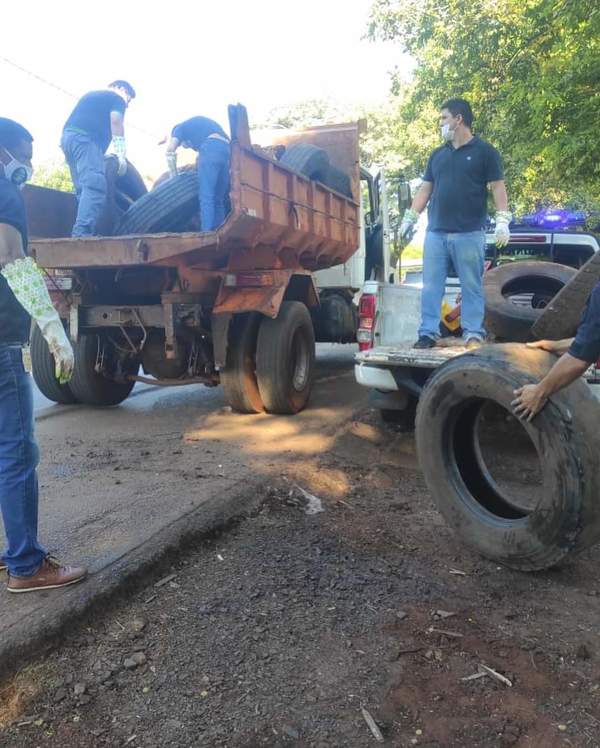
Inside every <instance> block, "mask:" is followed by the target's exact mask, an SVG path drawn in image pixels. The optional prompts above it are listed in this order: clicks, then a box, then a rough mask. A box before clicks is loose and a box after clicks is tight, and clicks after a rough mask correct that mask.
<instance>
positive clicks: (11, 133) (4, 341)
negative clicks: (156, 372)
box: [0, 117, 86, 592]
mask: <svg viewBox="0 0 600 748" xmlns="http://www.w3.org/2000/svg"><path fill="white" fill-rule="evenodd" d="M32 142H33V138H32V137H31V135H30V134H29V132H28V131H27V130H26V129H25V128H24V127H22V125H19V124H18V123H17V122H14V121H13V120H10V119H5V118H3V117H0V510H1V511H2V519H3V521H4V530H5V533H6V539H7V541H8V547H7V549H6V552H5V553H4V555H3V556H0V568H2V569H6V568H7V569H8V575H9V576H8V591H9V592H32V591H34V590H44V589H54V588H57V587H64V586H65V585H68V584H74V583H75V582H78V581H80V580H81V579H83V578H84V577H85V574H86V572H85V569H81V568H76V567H71V566H61V565H60V564H59V563H57V562H56V561H55V560H54V559H52V558H50V557H49V556H48V554H47V552H46V551H45V550H44V548H42V546H41V545H40V544H39V543H38V539H37V525H38V483H37V474H36V466H37V463H38V448H37V444H36V442H35V437H34V433H33V397H32V391H31V381H30V376H29V374H27V373H26V372H25V370H24V368H23V353H22V348H23V346H24V345H25V344H26V343H27V341H28V340H29V327H30V324H31V318H33V319H34V321H35V323H36V324H37V325H38V327H39V328H40V331H41V333H42V335H43V336H44V338H45V340H46V342H47V343H48V348H49V349H50V352H51V353H52V355H53V356H54V361H55V364H56V376H57V378H58V380H59V381H60V382H63V383H64V382H67V381H68V380H69V379H70V377H71V373H72V371H73V349H72V348H71V344H70V343H69V340H68V338H67V336H66V335H65V331H64V328H63V326H62V322H61V320H60V317H59V316H58V314H57V312H56V310H55V309H54V307H53V306H52V302H51V300H50V296H49V294H48V291H47V289H46V284H45V282H44V277H43V275H42V272H41V270H40V269H39V267H38V266H37V265H36V264H35V262H34V261H33V260H32V259H31V258H30V257H27V226H26V219H25V205H24V203H23V198H22V197H21V192H20V188H21V187H22V186H23V185H24V184H25V182H26V181H27V179H29V178H30V177H31V173H32V169H31V158H32Z"/></svg>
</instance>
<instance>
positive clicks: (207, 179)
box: [198, 138, 230, 231]
mask: <svg viewBox="0 0 600 748" xmlns="http://www.w3.org/2000/svg"><path fill="white" fill-rule="evenodd" d="M229 156H230V146H229V143H225V142H224V141H223V140H217V139H216V138H207V139H206V140H205V141H204V143H203V144H202V145H201V146H200V158H199V159H198V198H199V200H200V230H201V231H212V230H213V229H216V228H217V227H218V226H220V225H221V224H222V223H223V221H224V220H225V200H226V199H227V195H228V193H229Z"/></svg>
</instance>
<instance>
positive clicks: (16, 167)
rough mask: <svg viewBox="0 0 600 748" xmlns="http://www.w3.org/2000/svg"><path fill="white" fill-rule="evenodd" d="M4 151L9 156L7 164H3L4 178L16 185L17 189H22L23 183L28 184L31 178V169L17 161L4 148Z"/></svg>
mask: <svg viewBox="0 0 600 748" xmlns="http://www.w3.org/2000/svg"><path fill="white" fill-rule="evenodd" d="M4 151H5V153H7V154H8V155H9V156H10V161H9V162H8V163H7V164H3V166H4V176H5V177H6V179H8V181H9V182H12V183H13V184H16V185H17V187H18V188H19V189H22V188H23V187H24V186H25V182H28V181H29V180H30V179H31V177H32V176H33V169H32V168H31V166H28V165H27V164H24V163H23V162H22V161H17V159H16V158H15V157H14V156H13V155H12V153H11V152H10V151H8V150H6V148H5V149H4Z"/></svg>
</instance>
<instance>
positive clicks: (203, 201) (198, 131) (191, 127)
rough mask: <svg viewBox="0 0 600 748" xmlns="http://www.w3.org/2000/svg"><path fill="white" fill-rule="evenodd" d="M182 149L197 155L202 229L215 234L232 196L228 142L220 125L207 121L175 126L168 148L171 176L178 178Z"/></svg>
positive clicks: (194, 119) (189, 121) (198, 120)
mask: <svg viewBox="0 0 600 748" xmlns="http://www.w3.org/2000/svg"><path fill="white" fill-rule="evenodd" d="M180 145H182V146H183V147H184V148H193V149H194V150H195V151H197V152H198V155H199V158H198V198H199V200H200V229H201V230H202V231H213V229H216V228H217V227H218V226H220V225H221V224H222V223H223V221H224V220H225V201H226V200H227V195H228V193H229V156H230V147H229V138H228V137H227V135H226V134H225V131H224V130H223V128H222V127H221V125H219V124H218V123H217V122H215V121H214V120H212V119H209V118H208V117H191V118H190V119H186V120H185V122H181V123H180V124H178V125H175V127H174V128H173V131H172V132H171V139H170V140H169V144H168V145H167V164H168V166H169V171H170V173H171V176H176V174H177V149H178V148H179V146H180Z"/></svg>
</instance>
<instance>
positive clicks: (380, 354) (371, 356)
mask: <svg viewBox="0 0 600 748" xmlns="http://www.w3.org/2000/svg"><path fill="white" fill-rule="evenodd" d="M413 345H414V341H413V340H409V341H406V342H405V343H398V344H397V345H380V346H377V347H376V348H371V349H370V350H367V351H360V352H359V353H357V354H356V356H355V360H356V363H357V364H364V365H367V366H369V365H370V366H386V367H393V366H416V367H419V368H425V369H435V368H437V367H438V366H441V365H442V364H443V363H444V362H445V361H448V360H449V359H451V358H454V357H455V356H460V355H461V354H462V353H465V352H466V350H467V349H466V348H465V347H464V346H462V345H461V346H457V345H454V346H448V347H436V348H428V349H423V350H422V349H418V348H413Z"/></svg>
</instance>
